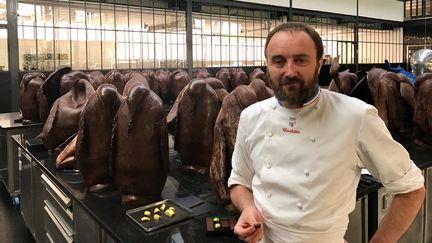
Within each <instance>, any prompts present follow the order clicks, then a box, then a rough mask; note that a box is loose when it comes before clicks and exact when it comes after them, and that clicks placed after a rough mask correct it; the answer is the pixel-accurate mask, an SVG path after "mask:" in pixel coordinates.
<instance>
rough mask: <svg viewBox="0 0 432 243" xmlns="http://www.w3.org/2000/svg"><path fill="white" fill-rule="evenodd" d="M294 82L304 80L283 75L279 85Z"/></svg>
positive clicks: (302, 81)
mask: <svg viewBox="0 0 432 243" xmlns="http://www.w3.org/2000/svg"><path fill="white" fill-rule="evenodd" d="M296 83H304V80H302V79H300V78H287V77H283V78H282V79H281V80H280V81H279V85H285V84H296Z"/></svg>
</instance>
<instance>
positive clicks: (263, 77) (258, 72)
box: [249, 68, 271, 87]
mask: <svg viewBox="0 0 432 243" xmlns="http://www.w3.org/2000/svg"><path fill="white" fill-rule="evenodd" d="M257 78H258V79H261V80H262V81H264V83H265V85H266V86H267V87H271V84H270V79H269V78H268V76H267V75H266V74H265V72H264V71H263V70H262V69H261V68H255V69H254V70H253V71H252V72H251V73H250V74H249V82H252V80H254V79H257Z"/></svg>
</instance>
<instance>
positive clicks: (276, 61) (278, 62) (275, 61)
mask: <svg viewBox="0 0 432 243" xmlns="http://www.w3.org/2000/svg"><path fill="white" fill-rule="evenodd" d="M273 62H274V63H275V64H282V63H283V60H282V59H275V60H274V61H273Z"/></svg>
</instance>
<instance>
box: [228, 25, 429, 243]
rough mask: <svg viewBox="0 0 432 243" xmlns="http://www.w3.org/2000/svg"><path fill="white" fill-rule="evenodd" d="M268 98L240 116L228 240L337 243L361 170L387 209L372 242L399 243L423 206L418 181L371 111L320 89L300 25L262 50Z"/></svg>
mask: <svg viewBox="0 0 432 243" xmlns="http://www.w3.org/2000/svg"><path fill="white" fill-rule="evenodd" d="M264 51H265V56H266V59H267V63H268V64H267V72H268V75H269V77H270V79H271V82H272V85H273V90H274V92H275V97H272V98H270V99H267V100H264V101H262V102H259V103H256V104H253V105H251V106H249V107H248V108H246V109H245V110H244V111H243V112H242V114H241V117H240V122H239V127H238V131H237V138H236V145H235V150H234V153H233V157H232V167H233V169H232V172H231V176H230V178H229V181H228V186H229V187H230V195H231V200H232V202H233V204H234V205H235V206H236V208H237V209H239V210H240V211H241V215H240V218H239V219H238V222H237V224H236V226H235V229H234V232H235V233H236V234H237V235H238V236H239V238H240V239H242V240H244V241H247V242H258V241H259V240H261V239H263V241H264V242H266V243H268V242H304V243H316V242H319V243H342V242H344V239H343V236H344V235H345V231H346V229H347V225H348V214H349V213H350V212H351V211H352V210H353V209H354V207H355V198H356V188H357V185H358V182H359V180H360V174H361V170H362V168H367V169H368V170H369V171H370V172H371V174H372V175H374V176H375V177H377V178H379V179H380V180H381V182H382V184H383V185H384V186H385V187H386V189H387V191H388V192H389V193H394V194H395V197H394V199H393V203H392V205H391V207H390V209H389V211H388V213H387V215H386V217H385V218H384V219H383V221H382V223H381V225H380V226H379V228H378V230H377V232H376V233H375V235H374V236H373V238H372V239H371V242H386V243H387V242H396V241H397V240H398V239H399V238H400V237H401V235H402V234H403V233H404V232H405V231H406V230H407V228H408V227H409V225H410V224H411V223H412V221H413V219H414V217H415V215H416V214H417V212H418V210H419V209H420V207H421V204H422V202H423V199H424V194H425V189H424V178H423V176H422V174H421V171H420V170H419V169H418V168H417V167H416V166H415V164H414V163H413V162H412V161H411V160H410V158H409V155H408V153H407V151H406V150H405V149H404V148H403V147H402V146H401V145H400V144H398V143H397V142H395V141H394V140H393V139H392V137H391V135H390V134H389V132H388V130H387V128H386V127H385V125H384V123H383V121H382V120H381V119H380V118H379V117H378V114H377V110H376V109H375V108H374V107H373V106H370V105H368V104H366V103H364V102H362V101H360V100H358V99H354V98H351V97H348V96H345V95H342V94H338V93H334V92H331V91H328V90H324V89H320V88H319V86H318V74H319V71H320V68H321V66H322V64H323V59H322V56H323V45H322V40H321V37H320V36H319V34H318V33H317V32H316V31H315V30H314V29H313V28H311V27H309V26H307V25H305V24H302V23H293V22H290V23H284V24H281V25H279V26H278V27H276V28H275V29H273V30H272V31H271V32H270V33H269V35H268V37H267V41H266V44H265V50H264Z"/></svg>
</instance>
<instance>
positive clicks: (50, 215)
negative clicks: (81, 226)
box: [44, 205, 73, 242]
mask: <svg viewBox="0 0 432 243" xmlns="http://www.w3.org/2000/svg"><path fill="white" fill-rule="evenodd" d="M44 210H45V212H46V213H47V214H48V217H50V219H51V221H52V222H53V223H54V224H55V226H56V227H57V229H58V230H59V231H60V233H61V234H62V235H63V237H64V238H65V240H66V241H67V242H73V238H72V237H71V236H68V234H67V233H66V232H65V230H64V229H63V227H62V226H61V224H60V223H59V222H58V221H57V219H56V218H55V216H54V214H53V213H52V212H51V210H50V209H49V208H48V207H47V205H45V206H44Z"/></svg>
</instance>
